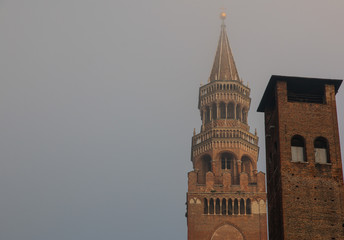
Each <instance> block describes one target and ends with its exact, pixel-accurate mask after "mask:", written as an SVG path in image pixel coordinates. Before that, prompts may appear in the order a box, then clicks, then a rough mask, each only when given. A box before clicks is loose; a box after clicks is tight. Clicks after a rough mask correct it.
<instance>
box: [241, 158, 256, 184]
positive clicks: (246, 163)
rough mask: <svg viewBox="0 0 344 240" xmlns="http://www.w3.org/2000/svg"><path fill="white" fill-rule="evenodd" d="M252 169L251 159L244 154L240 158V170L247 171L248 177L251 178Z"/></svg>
mask: <svg viewBox="0 0 344 240" xmlns="http://www.w3.org/2000/svg"><path fill="white" fill-rule="evenodd" d="M252 171H253V166H252V160H251V158H249V157H248V156H246V155H244V156H243V157H242V158H241V172H245V173H247V175H248V177H249V179H251V177H252Z"/></svg>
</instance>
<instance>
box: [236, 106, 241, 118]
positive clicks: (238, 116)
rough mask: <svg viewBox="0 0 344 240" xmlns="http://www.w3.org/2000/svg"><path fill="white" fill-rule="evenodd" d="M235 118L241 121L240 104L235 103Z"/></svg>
mask: <svg viewBox="0 0 344 240" xmlns="http://www.w3.org/2000/svg"><path fill="white" fill-rule="evenodd" d="M236 119H237V120H240V121H241V109H240V105H237V107H236Z"/></svg>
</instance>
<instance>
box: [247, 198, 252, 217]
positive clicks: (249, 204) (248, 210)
mask: <svg viewBox="0 0 344 240" xmlns="http://www.w3.org/2000/svg"><path fill="white" fill-rule="evenodd" d="M246 214H252V207H251V199H249V198H248V199H246Z"/></svg>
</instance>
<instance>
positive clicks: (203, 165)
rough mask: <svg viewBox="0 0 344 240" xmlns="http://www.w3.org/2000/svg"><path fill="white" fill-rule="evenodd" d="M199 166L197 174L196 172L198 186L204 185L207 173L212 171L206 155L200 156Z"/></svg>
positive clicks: (209, 160) (209, 158)
mask: <svg viewBox="0 0 344 240" xmlns="http://www.w3.org/2000/svg"><path fill="white" fill-rule="evenodd" d="M198 166H199V172H198V183H199V184H205V176H206V174H207V172H211V171H212V167H211V157H210V156H209V155H208V154H207V155H204V156H202V158H201V160H200V164H199V165H198Z"/></svg>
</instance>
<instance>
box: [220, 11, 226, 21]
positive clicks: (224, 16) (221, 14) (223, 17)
mask: <svg viewBox="0 0 344 240" xmlns="http://www.w3.org/2000/svg"><path fill="white" fill-rule="evenodd" d="M226 16H227V14H226V13H225V12H221V13H220V18H221V19H222V20H225V19H226Z"/></svg>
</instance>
